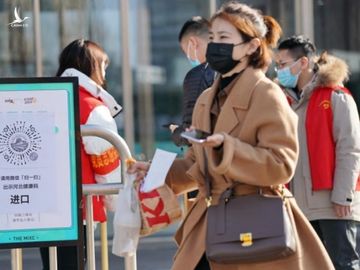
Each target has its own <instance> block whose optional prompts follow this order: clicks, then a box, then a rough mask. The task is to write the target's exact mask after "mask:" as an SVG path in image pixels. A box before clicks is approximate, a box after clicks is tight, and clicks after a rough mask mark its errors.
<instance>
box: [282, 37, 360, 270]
mask: <svg viewBox="0 0 360 270" xmlns="http://www.w3.org/2000/svg"><path fill="white" fill-rule="evenodd" d="M275 58H276V66H277V70H276V71H277V80H278V82H279V84H280V85H281V86H283V87H284V88H285V89H284V91H285V93H286V94H287V97H288V100H289V103H290V104H291V107H292V108H293V110H294V111H295V112H296V114H297V115H298V117H299V124H298V125H299V126H298V135H299V144H300V157H299V161H298V164H297V167H296V171H295V175H294V179H293V181H292V182H291V183H290V187H291V190H292V192H293V194H294V196H295V198H296V200H297V202H298V204H299V206H300V208H301V209H302V210H303V212H304V214H305V215H306V216H307V218H308V219H309V220H310V222H311V224H312V225H313V227H314V229H315V230H316V232H317V233H318V235H319V237H320V238H321V240H322V242H323V244H324V245H325V247H326V249H327V251H328V253H329V255H330V257H331V259H332V261H333V263H334V266H335V267H336V269H337V270H340V269H342V270H345V269H346V270H348V269H354V270H355V269H360V183H359V178H358V177H359V171H360V125H359V115H358V111H357V107H356V104H355V102H354V99H353V97H352V96H351V94H350V92H349V90H348V89H346V88H345V87H343V83H344V82H345V81H346V80H347V79H348V76H349V70H348V66H347V65H346V63H345V62H344V61H343V60H341V59H339V58H337V57H335V56H332V55H329V54H327V53H326V52H325V53H323V54H321V55H320V56H319V57H317V56H315V46H314V45H313V44H312V43H311V42H310V41H309V40H308V39H305V38H304V37H302V36H293V37H290V38H287V39H285V40H283V41H282V42H281V43H280V44H279V46H278V52H277V54H276V57H275Z"/></svg>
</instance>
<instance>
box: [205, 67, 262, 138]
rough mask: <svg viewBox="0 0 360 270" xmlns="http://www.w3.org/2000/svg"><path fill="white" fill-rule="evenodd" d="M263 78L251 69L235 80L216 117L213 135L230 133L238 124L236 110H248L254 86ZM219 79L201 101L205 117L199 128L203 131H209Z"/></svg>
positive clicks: (256, 70)
mask: <svg viewBox="0 0 360 270" xmlns="http://www.w3.org/2000/svg"><path fill="white" fill-rule="evenodd" d="M264 77H265V74H264V73H263V72H262V71H261V70H259V69H254V68H252V67H248V68H246V69H245V70H244V71H243V72H242V73H241V74H240V75H239V77H238V78H236V79H235V80H236V81H235V82H234V84H233V86H232V88H233V89H232V91H230V93H229V96H228V97H227V98H226V101H225V104H224V106H223V107H222V110H221V111H220V114H219V116H218V119H217V122H216V126H215V129H214V133H216V132H226V133H230V132H231V131H232V130H233V129H234V128H235V126H236V125H237V124H238V123H239V119H238V116H237V114H236V112H237V110H248V108H249V105H250V100H251V96H252V93H253V90H254V89H255V86H256V85H257V84H258V82H259V81H260V80H261V79H262V78H264ZM219 82H220V78H219V77H218V78H217V79H216V81H215V82H214V84H213V85H212V86H211V88H210V90H209V93H208V95H207V96H206V98H204V99H202V100H201V102H200V105H201V106H202V107H203V113H204V115H205V117H203V118H202V122H201V127H199V128H200V129H203V130H204V131H210V108H211V105H212V103H213V100H214V98H215V95H216V93H217V88H218V87H219Z"/></svg>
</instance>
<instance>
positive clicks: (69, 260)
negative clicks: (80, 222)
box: [40, 226, 86, 270]
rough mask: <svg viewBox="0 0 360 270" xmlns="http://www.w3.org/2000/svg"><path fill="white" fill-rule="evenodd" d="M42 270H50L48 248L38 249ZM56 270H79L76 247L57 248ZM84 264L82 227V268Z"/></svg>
mask: <svg viewBox="0 0 360 270" xmlns="http://www.w3.org/2000/svg"><path fill="white" fill-rule="evenodd" d="M40 255H41V261H42V264H43V270H50V262H49V248H47V247H42V248H40ZM57 262H58V270H79V269H80V268H79V264H78V247H77V246H68V247H67V246H64V247H58V248H57ZM85 262H86V226H84V266H85Z"/></svg>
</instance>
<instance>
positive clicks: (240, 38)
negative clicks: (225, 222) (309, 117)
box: [130, 3, 334, 270]
mask: <svg viewBox="0 0 360 270" xmlns="http://www.w3.org/2000/svg"><path fill="white" fill-rule="evenodd" d="M280 31H281V29H280V26H279V25H278V24H277V23H276V21H275V20H274V19H273V18H271V17H263V16H262V15H260V14H259V13H258V12H257V11H256V10H254V9H251V8H250V7H248V6H246V5H243V4H239V3H228V4H225V5H224V6H223V7H222V8H221V9H220V10H219V11H218V12H217V13H216V14H215V15H214V16H213V18H212V19H211V31H210V40H211V42H210V43H209V45H208V50H207V61H208V63H209V64H210V66H211V67H212V68H213V69H214V70H216V71H217V72H218V73H220V76H219V78H218V79H217V80H216V81H215V83H214V85H213V86H212V87H211V88H209V89H208V90H206V91H205V92H204V93H203V94H202V95H201V96H200V97H199V99H198V101H197V103H196V105H195V108H194V112H193V119H192V125H193V126H194V127H195V128H197V129H201V130H203V131H207V132H210V133H212V134H213V135H211V136H209V137H208V138H207V140H206V142H204V143H193V145H192V147H190V148H189V150H188V152H187V153H186V155H185V157H184V158H183V159H177V160H175V162H174V164H173V165H172V167H171V169H170V171H169V174H168V176H167V179H166V183H167V184H168V185H169V186H170V188H171V189H172V190H173V191H174V192H175V193H176V194H181V193H184V192H187V191H189V190H191V189H193V188H195V187H198V188H199V194H198V197H197V199H196V201H195V203H194V205H193V207H192V208H191V209H190V210H189V212H188V214H187V216H186V217H185V220H184V221H183V223H182V225H181V227H180V228H179V230H178V231H177V233H176V236H175V240H176V242H177V244H178V245H179V249H178V251H177V253H176V255H175V258H174V264H173V267H172V269H173V270H192V269H196V270H200V269H201V270H202V269H204V270H205V269H215V270H222V269H226V270H255V269H256V270H258V269H259V270H260V269H261V270H267V269H276V270H285V269H286V270H290V269H291V270H315V269H324V270H325V269H326V270H327V269H334V268H333V266H332V264H331V261H330V259H329V257H328V255H327V253H326V251H325V249H324V247H323V246H322V244H321V242H320V241H319V239H318V238H317V236H316V234H315V232H314V231H313V230H312V229H311V227H310V225H309V223H308V222H307V220H306V218H305V217H304V216H303V214H302V213H301V211H300V210H299V208H298V207H297V205H296V203H295V201H294V199H290V200H289V203H288V204H287V208H288V212H289V214H290V218H291V220H292V222H293V224H296V227H295V228H294V229H295V237H296V240H297V250H296V253H295V254H293V255H290V256H288V257H286V258H283V259H277V260H273V261H268V262H262V263H246V264H244V263H242V264H240V263H239V264H219V263H215V262H212V261H208V260H207V258H206V254H205V238H206V219H207V207H206V202H205V197H206V191H205V182H204V181H205V180H204V164H205V159H204V153H205V155H206V156H207V160H208V170H209V175H210V179H211V194H212V197H213V200H212V204H217V203H218V201H219V195H220V194H221V193H222V192H223V191H225V190H226V189H227V188H228V187H230V186H232V184H233V183H234V182H237V183H239V185H237V186H236V191H235V193H241V194H244V193H252V192H254V190H256V187H257V186H261V187H269V186H277V185H282V184H285V183H288V182H289V181H290V179H291V177H292V176H293V173H294V169H295V165H296V161H297V156H298V142H297V135H296V134H297V130H296V127H297V118H296V116H295V114H294V113H293V112H292V110H291V108H290V106H289V105H288V102H287V100H286V98H285V96H284V94H283V93H282V91H281V90H280V88H279V87H278V86H277V85H275V84H274V83H273V82H271V81H270V80H269V79H267V78H266V77H265V75H264V73H263V70H264V69H265V68H266V67H267V65H268V63H269V62H270V52H269V50H270V49H269V47H270V46H273V45H275V44H276V42H277V40H278V37H279V35H280ZM204 150H205V152H204ZM148 167H149V164H148V163H141V162H138V163H136V164H135V165H134V166H133V167H132V168H131V170H130V172H137V173H138V178H142V177H143V174H144V173H146V171H147V170H148ZM288 195H291V194H288ZM249 208H251V205H249ZM254 211H255V209H254ZM267 222H271V220H269V221H267ZM264 226H267V224H264Z"/></svg>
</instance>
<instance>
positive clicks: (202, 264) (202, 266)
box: [194, 253, 210, 270]
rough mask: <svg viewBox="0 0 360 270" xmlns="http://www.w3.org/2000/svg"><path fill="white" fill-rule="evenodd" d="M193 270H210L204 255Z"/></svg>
mask: <svg viewBox="0 0 360 270" xmlns="http://www.w3.org/2000/svg"><path fill="white" fill-rule="evenodd" d="M194 270H210V265H209V261H208V260H207V258H206V255H205V253H204V255H203V256H202V257H201V259H200V261H199V263H198V264H197V266H196V267H195V269H194Z"/></svg>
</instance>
